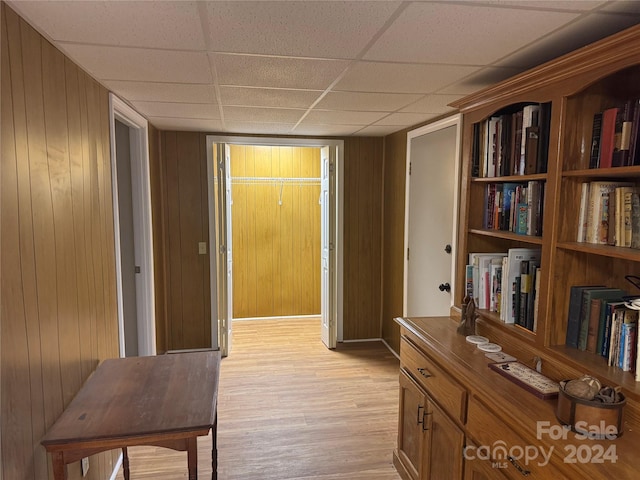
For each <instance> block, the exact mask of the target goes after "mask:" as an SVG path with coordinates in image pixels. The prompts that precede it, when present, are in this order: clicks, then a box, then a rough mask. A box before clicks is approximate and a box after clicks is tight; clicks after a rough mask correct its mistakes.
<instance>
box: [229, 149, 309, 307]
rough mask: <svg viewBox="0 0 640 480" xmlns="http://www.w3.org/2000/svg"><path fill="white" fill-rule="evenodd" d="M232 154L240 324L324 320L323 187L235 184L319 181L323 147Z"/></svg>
mask: <svg viewBox="0 0 640 480" xmlns="http://www.w3.org/2000/svg"><path fill="white" fill-rule="evenodd" d="M230 149H231V162H230V163H231V176H232V194H231V196H232V198H233V205H232V207H231V209H232V222H231V223H232V233H233V316H234V318H247V317H281V316H287V315H312V314H316V315H319V314H320V204H319V203H318V200H319V198H320V185H319V184H315V185H314V184H286V183H283V184H282V186H281V185H280V184H277V183H275V182H274V183H273V184H243V183H236V182H233V177H275V178H298V177H302V178H320V148H312V147H289V146H288V147H270V146H242V145H231V147H230ZM280 202H281V203H280Z"/></svg>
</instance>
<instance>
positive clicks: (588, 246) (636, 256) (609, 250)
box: [557, 242, 640, 262]
mask: <svg viewBox="0 0 640 480" xmlns="http://www.w3.org/2000/svg"><path fill="white" fill-rule="evenodd" d="M557 247H558V248H559V249H562V250H571V251H574V252H582V253H588V254H591V255H600V256H602V257H610V258H619V259H622V260H628V261H631V262H640V250H636V249H633V248H626V247H612V246H610V245H596V244H593V243H581V242H560V243H558V245H557Z"/></svg>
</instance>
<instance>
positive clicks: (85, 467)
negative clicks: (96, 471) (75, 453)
mask: <svg viewBox="0 0 640 480" xmlns="http://www.w3.org/2000/svg"><path fill="white" fill-rule="evenodd" d="M88 471H89V457H84V458H83V459H82V460H81V461H80V473H82V476H83V477H86V476H87V472H88Z"/></svg>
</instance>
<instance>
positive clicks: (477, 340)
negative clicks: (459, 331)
mask: <svg viewBox="0 0 640 480" xmlns="http://www.w3.org/2000/svg"><path fill="white" fill-rule="evenodd" d="M467 342H469V343H473V344H474V345H479V344H481V343H489V339H488V338H487V337H481V336H480V335H467Z"/></svg>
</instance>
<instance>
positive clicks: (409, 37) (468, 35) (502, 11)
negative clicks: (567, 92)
mask: <svg viewBox="0 0 640 480" xmlns="http://www.w3.org/2000/svg"><path fill="white" fill-rule="evenodd" d="M578 15H579V13H577V12H574V13H569V12H567V13H564V12H558V11H554V12H545V11H542V10H524V9H515V8H514V9H510V8H492V7H488V6H485V5H476V4H469V3H465V4H461V3H456V2H454V3H412V4H410V5H409V7H407V9H406V10H405V11H404V12H402V14H401V15H400V16H399V17H398V19H397V20H396V21H395V22H394V23H393V24H392V25H391V26H390V27H389V29H388V30H387V31H386V32H385V33H384V34H382V36H381V37H380V38H379V39H378V40H377V41H376V43H375V44H374V45H373V46H372V47H371V49H370V50H369V51H368V52H367V53H366V54H365V56H364V59H365V60H383V61H398V62H421V63H442V64H465V65H486V64H490V63H492V62H495V61H496V60H498V59H500V58H502V57H504V56H505V55H508V54H509V53H511V52H513V51H514V50H517V49H518V48H520V47H523V46H525V45H527V44H528V43H530V42H532V41H534V40H536V39H537V38H539V37H542V36H544V35H546V34H547V33H549V32H552V31H553V30H555V29H556V28H558V27H560V26H562V25H564V24H566V23H568V22H570V21H572V20H574V19H575V18H577V17H578Z"/></svg>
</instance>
